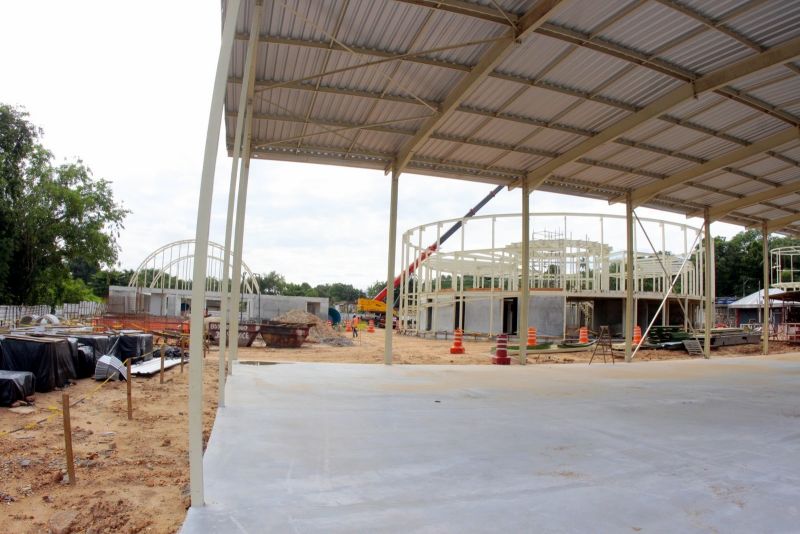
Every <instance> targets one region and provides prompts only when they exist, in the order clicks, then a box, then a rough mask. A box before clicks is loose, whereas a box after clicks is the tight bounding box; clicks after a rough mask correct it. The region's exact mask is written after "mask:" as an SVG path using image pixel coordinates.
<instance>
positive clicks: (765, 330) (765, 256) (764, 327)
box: [761, 222, 785, 356]
mask: <svg viewBox="0 0 800 534" xmlns="http://www.w3.org/2000/svg"><path fill="white" fill-rule="evenodd" d="M761 241H762V243H761V261H762V262H763V265H762V268H761V271H762V275H763V277H764V311H763V313H762V317H763V320H762V324H761V354H763V355H764V356H766V355H767V354H768V353H769V228H767V223H766V222H764V223H763V224H762V225H761ZM778 273H779V274H778V276H780V271H778ZM784 320H785V319H784Z"/></svg>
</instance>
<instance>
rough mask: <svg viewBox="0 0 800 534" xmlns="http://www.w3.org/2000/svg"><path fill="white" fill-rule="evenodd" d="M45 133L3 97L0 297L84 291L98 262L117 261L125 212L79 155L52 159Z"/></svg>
mask: <svg viewBox="0 0 800 534" xmlns="http://www.w3.org/2000/svg"><path fill="white" fill-rule="evenodd" d="M40 134H41V131H40V130H39V129H38V128H37V127H36V126H34V125H33V124H32V123H30V122H29V121H28V120H27V114H26V113H25V112H24V111H21V110H19V109H16V108H12V107H10V106H6V105H2V104H0V302H8V303H12V304H39V303H44V304H60V303H61V302H64V300H63V299H64V298H65V296H69V297H70V298H73V297H75V296H76V295H83V294H86V293H85V292H84V289H86V290H89V286H88V285H87V282H89V279H90V278H91V277H92V276H93V275H94V274H95V273H96V272H97V270H99V269H100V267H101V266H103V265H105V266H110V265H112V264H113V263H114V262H115V261H116V259H117V253H118V250H119V247H118V245H117V238H118V237H119V231H120V229H121V228H122V221H123V219H124V218H125V215H126V214H127V213H128V211H127V210H125V209H123V208H122V207H121V206H119V205H118V204H117V203H116V202H115V200H114V195H113V192H112V190H111V187H110V184H109V182H107V181H106V180H102V179H98V180H96V179H94V178H93V177H92V174H91V171H90V170H89V168H88V167H86V166H85V165H84V164H83V162H81V161H80V160H78V161H76V162H71V163H70V162H68V163H63V164H61V165H53V162H52V159H53V156H52V154H51V153H50V152H48V151H47V150H46V149H45V148H44V147H43V146H42V145H41V144H40V143H39V136H40ZM73 269H75V271H76V274H77V277H73V275H72V270H73ZM78 280H79V281H80V282H78ZM81 284H82V285H81ZM74 302H77V301H74Z"/></svg>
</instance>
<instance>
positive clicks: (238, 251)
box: [230, 2, 261, 365]
mask: <svg viewBox="0 0 800 534" xmlns="http://www.w3.org/2000/svg"><path fill="white" fill-rule="evenodd" d="M253 17H254V18H255V19H256V20H259V21H260V20H261V3H260V2H258V3H257V4H256V9H255V11H254V13H253ZM255 29H256V31H255V34H256V35H258V34H259V32H260V24H256V28H255ZM248 56H249V57H248V59H250V57H252V61H250V63H249V65H248V67H249V68H250V72H249V74H248V75H247V77H248V82H249V83H248V85H247V86H246V93H245V94H246V95H247V96H246V99H245V100H244V101H241V100H240V102H244V104H245V107H246V111H245V120H244V134H243V139H242V160H241V163H240V165H241V169H240V171H239V191H238V193H237V194H236V228H235V230H234V236H233V274H232V275H231V281H232V284H231V286H232V287H231V291H232V295H231V311H232V312H233V313H232V314H231V322H230V325H231V337H232V338H233V336H236V337H235V339H236V341H235V342H234V343H231V348H230V358H231V365H233V362H235V361H237V360H238V359H239V313H240V311H239V307H240V305H241V291H242V290H241V286H242V250H243V247H244V220H245V216H246V212H247V185H248V181H249V178H250V157H251V153H252V150H253V107H254V106H253V91H254V86H255V79H256V60H257V57H258V48H257V47H254V48H253V50H252V56H250V54H248ZM240 105H241V104H240ZM259 298H260V296H259Z"/></svg>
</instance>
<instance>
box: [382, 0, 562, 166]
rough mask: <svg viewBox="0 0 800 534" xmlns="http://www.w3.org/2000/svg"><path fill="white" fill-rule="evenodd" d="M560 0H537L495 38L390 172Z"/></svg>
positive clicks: (403, 163) (403, 149)
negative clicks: (513, 25)
mask: <svg viewBox="0 0 800 534" xmlns="http://www.w3.org/2000/svg"><path fill="white" fill-rule="evenodd" d="M560 2H561V0H541V1H540V2H538V3H537V4H536V6H535V7H534V8H533V9H531V10H530V11H528V12H527V13H525V15H523V16H522V17H521V18H520V20H519V22H518V23H517V27H516V31H515V30H509V31H508V32H507V34H506V35H504V36H503V37H501V38H500V39H498V40H497V41H496V42H495V43H494V44H492V46H491V48H489V50H488V51H487V52H486V53H485V54H484V55H483V56H482V57H481V59H480V61H479V62H478V64H477V65H475V67H473V68H472V69H471V70H470V71H469V73H468V74H467V75H466V76H464V77H463V78H462V79H461V81H459V82H458V84H457V85H456V87H455V88H454V89H453V90H452V91H451V92H450V93H449V94H448V95H447V98H445V100H444V102H443V103H442V105H441V108H440V109H439V111H438V112H436V113H434V114H433V115H431V117H430V118H429V119H428V120H426V121H425V122H424V123H423V124H422V126H421V127H420V128H419V130H417V133H416V134H415V135H414V136H413V137H412V138H411V139H409V140H408V141H407V142H406V143H405V144H404V145H403V146H402V147H401V148H400V150H399V151H398V152H397V157H396V158H395V161H394V163H393V169H392V170H393V172H395V173H398V174H399V173H401V172H403V170H404V169H405V167H406V165H408V162H409V161H411V158H412V157H413V156H414V154H415V153H416V152H417V151H418V150H419V149H420V148H421V147H422V145H424V144H425V142H426V141H427V140H428V138H429V137H430V136H431V134H433V132H435V131H436V130H437V128H438V127H439V126H440V125H441V124H442V123H443V122H444V121H445V120H446V119H447V118H448V117H449V116H450V114H451V113H452V112H453V111H455V110H456V109H457V108H458V106H459V105H460V104H461V103H462V102H463V101H464V99H465V98H466V97H467V96H469V94H470V93H471V92H472V91H474V90H475V88H476V87H477V86H478V85H479V84H480V83H481V82H482V81H483V80H484V79H486V77H487V76H488V75H489V74H490V73H491V72H492V71H493V70H494V68H495V67H496V66H497V65H498V64H499V63H500V62H501V61H502V60H503V59H504V58H505V57H506V55H507V54H508V53H509V52H510V51H511V50H512V49H513V47H514V45H515V44H516V43H517V42H519V40H521V39H524V38H525V36H526V35H528V34H529V33H530V32H532V31H533V30H535V29H536V28H538V27H539V25H540V24H542V23H544V21H545V20H547V17H548V16H549V15H550V13H551V12H552V10H553V9H554V8H555V7H556V6H558V4H559V3H560Z"/></svg>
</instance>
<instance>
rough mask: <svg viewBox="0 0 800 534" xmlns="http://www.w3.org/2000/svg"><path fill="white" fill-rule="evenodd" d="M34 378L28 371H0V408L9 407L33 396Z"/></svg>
mask: <svg viewBox="0 0 800 534" xmlns="http://www.w3.org/2000/svg"><path fill="white" fill-rule="evenodd" d="M35 387H36V378H35V377H34V376H33V373H30V372H28V371H0V406H11V405H12V404H14V403H15V402H17V401H19V400H25V399H26V398H28V397H30V396H32V395H33V392H34V391H35Z"/></svg>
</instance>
